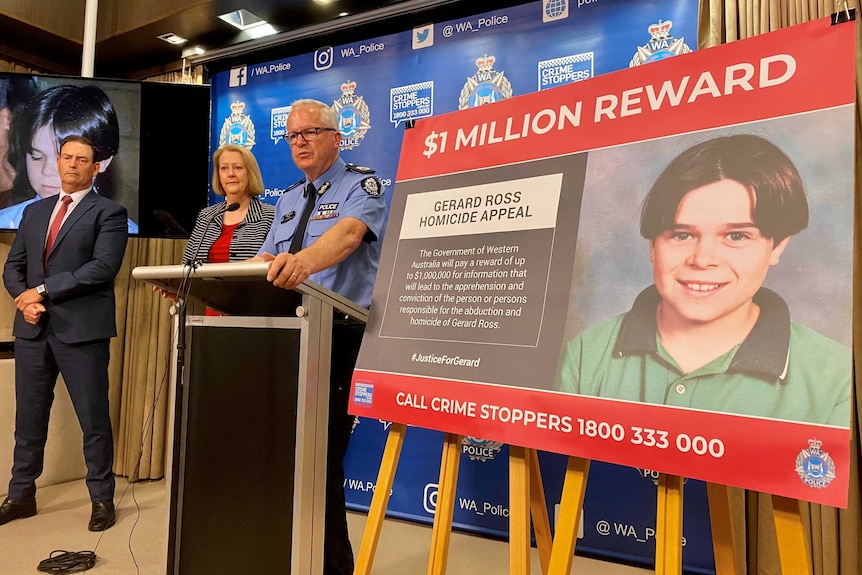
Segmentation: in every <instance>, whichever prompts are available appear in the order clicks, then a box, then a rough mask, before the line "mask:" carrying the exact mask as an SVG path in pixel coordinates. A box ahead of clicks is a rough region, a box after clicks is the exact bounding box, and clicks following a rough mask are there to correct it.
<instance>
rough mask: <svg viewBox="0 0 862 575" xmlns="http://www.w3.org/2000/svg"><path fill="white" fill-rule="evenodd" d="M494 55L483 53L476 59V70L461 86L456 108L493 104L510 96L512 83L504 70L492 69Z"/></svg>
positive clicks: (462, 108)
mask: <svg viewBox="0 0 862 575" xmlns="http://www.w3.org/2000/svg"><path fill="white" fill-rule="evenodd" d="M495 60H496V58H495V57H494V56H488V55H487V54H485V55H484V56H482V57H481V58H477V59H476V67H477V68H478V71H477V72H476V73H475V74H474V75H473V76H472V77H470V78H467V82H466V83H465V84H464V87H463V88H461V95H460V96H459V97H458V109H459V110H464V109H466V108H475V107H477V106H484V105H485V104H493V103H494V102H499V101H500V100H505V99H506V98H511V97H512V84H511V83H510V82H509V80H508V79H507V78H506V75H505V73H504V72H497V71H496V70H494V61H495Z"/></svg>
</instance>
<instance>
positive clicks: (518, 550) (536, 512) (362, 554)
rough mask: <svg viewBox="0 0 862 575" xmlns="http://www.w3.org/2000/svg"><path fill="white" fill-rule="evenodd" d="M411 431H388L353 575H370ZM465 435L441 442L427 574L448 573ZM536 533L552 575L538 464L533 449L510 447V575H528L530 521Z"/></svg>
mask: <svg viewBox="0 0 862 575" xmlns="http://www.w3.org/2000/svg"><path fill="white" fill-rule="evenodd" d="M406 430H407V426H406V425H404V424H402V423H393V424H392V426H391V427H390V428H389V436H388V437H387V439H386V447H385V448H384V449H383V459H382V461H381V463H380V472H379V473H378V475H377V488H376V489H375V491H374V496H373V497H372V499H371V507H370V508H369V510H368V520H367V521H366V524H365V532H364V533H363V534H362V543H361V544H360V546H359V553H358V555H357V558H356V567H355V568H354V573H355V575H370V573H371V564H372V562H373V561H374V554H375V552H376V551H377V543H378V541H379V539H380V531H381V529H382V528H383V519H384V518H385V516H386V506H387V504H388V502H389V493H390V491H391V490H392V482H393V480H394V479H395V471H396V468H397V467H398V459H399V457H400V455H401V448H402V446H403V445H404V434H405V432H406ZM460 446H461V436H460V435H456V434H453V433H447V434H446V437H445V439H444V441H443V455H442V458H441V462H440V479H439V483H438V494H437V509H436V512H435V514H434V525H433V528H432V531H431V552H430V553H429V557H428V575H443V574H444V573H446V561H447V559H448V557H449V536H450V534H451V532H452V517H453V514H454V512H455V486H456V484H457V483H458V467H459V463H460V460H461V450H460ZM531 518H532V523H533V529H534V531H535V534H536V547H537V548H538V551H539V563H540V565H541V567H542V573H544V574H546V575H547V573H548V569H549V568H550V564H551V546H552V543H553V542H552V540H551V524H550V521H549V519H548V508H547V505H546V504H545V493H544V491H543V490H542V476H541V473H540V471H539V460H538V456H537V454H536V451H535V450H534V449H527V448H524V447H515V446H510V447H509V572H510V573H512V574H517V575H529V573H530V522H531Z"/></svg>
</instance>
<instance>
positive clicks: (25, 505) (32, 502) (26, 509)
mask: <svg viewBox="0 0 862 575" xmlns="http://www.w3.org/2000/svg"><path fill="white" fill-rule="evenodd" d="M34 515H36V498H35V497H31V498H30V499H19V500H14V499H9V498H8V497H7V498H6V499H5V500H3V505H0V525H5V524H6V523H9V522H10V521H12V520H14V519H23V518H24V517H33V516H34Z"/></svg>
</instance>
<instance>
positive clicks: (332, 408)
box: [323, 321, 365, 575]
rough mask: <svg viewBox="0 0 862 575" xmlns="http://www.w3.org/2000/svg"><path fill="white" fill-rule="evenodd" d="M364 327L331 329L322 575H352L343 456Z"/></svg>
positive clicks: (349, 325)
mask: <svg viewBox="0 0 862 575" xmlns="http://www.w3.org/2000/svg"><path fill="white" fill-rule="evenodd" d="M364 330H365V326H363V325H356V324H346V323H341V322H338V321H336V323H335V325H334V326H333V329H332V360H331V371H330V385H329V442H328V446H327V454H326V517H325V536H324V540H323V554H324V558H323V574H324V575H352V573H353V549H352V547H351V546H350V539H349V537H348V534H347V511H346V509H345V502H344V455H345V453H347V444H348V443H349V442H350V434H351V432H352V431H353V420H354V417H353V416H352V415H348V413H347V403H348V399H349V395H350V380H351V378H352V377H353V368H354V367H355V365H356V357H357V356H358V355H359V346H360V345H361V344H362V334H363V332H364Z"/></svg>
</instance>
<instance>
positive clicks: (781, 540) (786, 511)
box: [772, 495, 811, 575]
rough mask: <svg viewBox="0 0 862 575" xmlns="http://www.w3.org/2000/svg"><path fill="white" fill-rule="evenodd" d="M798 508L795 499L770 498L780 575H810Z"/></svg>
mask: <svg viewBox="0 0 862 575" xmlns="http://www.w3.org/2000/svg"><path fill="white" fill-rule="evenodd" d="M799 506H800V502H799V500H797V499H788V498H787V497H779V496H778V495H773V496H772V513H773V519H774V520H775V534H776V536H777V537H778V557H779V558H780V560H781V573H782V575H811V557H810V555H809V553H808V538H807V537H806V536H805V529H804V527H803V525H802V513H801V510H800V507H799Z"/></svg>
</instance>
